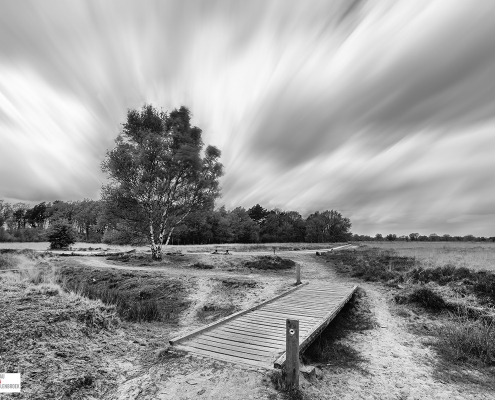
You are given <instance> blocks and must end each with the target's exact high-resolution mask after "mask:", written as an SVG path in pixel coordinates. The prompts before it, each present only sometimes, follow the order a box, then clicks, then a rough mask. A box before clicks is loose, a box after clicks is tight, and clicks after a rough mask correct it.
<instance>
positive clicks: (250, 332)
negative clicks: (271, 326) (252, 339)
mask: <svg viewBox="0 0 495 400" xmlns="http://www.w3.org/2000/svg"><path fill="white" fill-rule="evenodd" d="M222 329H225V330H228V331H229V332H236V333H239V334H243V335H248V336H256V337H260V338H271V337H273V338H281V337H280V332H281V331H280V330H278V331H277V330H272V331H261V330H255V329H251V328H249V327H245V326H244V327H243V326H227V325H225V327H222ZM282 335H283V331H282Z"/></svg>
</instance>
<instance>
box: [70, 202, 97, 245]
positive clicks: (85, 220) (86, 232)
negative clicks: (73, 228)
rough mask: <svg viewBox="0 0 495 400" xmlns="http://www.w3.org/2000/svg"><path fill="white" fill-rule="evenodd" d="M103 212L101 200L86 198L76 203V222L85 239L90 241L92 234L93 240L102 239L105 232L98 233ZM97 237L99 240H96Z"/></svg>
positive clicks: (74, 217)
mask: <svg viewBox="0 0 495 400" xmlns="http://www.w3.org/2000/svg"><path fill="white" fill-rule="evenodd" d="M100 213H101V202H100V201H96V200H90V199H84V200H82V201H77V202H75V203H74V215H73V217H72V218H73V219H74V223H75V224H76V225H77V227H78V228H79V232H80V234H82V235H83V236H84V240H85V241H86V242H89V241H90V239H91V237H92V236H95V237H93V238H92V240H93V241H98V240H99V239H101V235H102V233H103V232H100V233H99V234H98V235H97V233H98V218H99V216H100ZM95 239H97V240H95Z"/></svg>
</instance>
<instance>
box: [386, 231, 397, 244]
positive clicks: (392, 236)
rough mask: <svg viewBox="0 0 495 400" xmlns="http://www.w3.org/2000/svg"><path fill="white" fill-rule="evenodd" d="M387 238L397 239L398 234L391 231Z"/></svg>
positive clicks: (389, 239) (391, 240) (390, 239)
mask: <svg viewBox="0 0 495 400" xmlns="http://www.w3.org/2000/svg"><path fill="white" fill-rule="evenodd" d="M385 239H387V240H388V241H390V242H393V241H394V240H397V235H396V234H395V233H389V234H388V235H387V236H385Z"/></svg>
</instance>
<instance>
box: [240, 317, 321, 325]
mask: <svg viewBox="0 0 495 400" xmlns="http://www.w3.org/2000/svg"><path fill="white" fill-rule="evenodd" d="M285 319H286V318H283V317H280V318H279V317H276V316H273V317H268V316H266V315H261V314H256V315H253V316H250V317H242V318H239V321H245V322H256V323H258V322H259V323H260V324H261V323H262V324H269V325H277V326H278V325H282V326H285V322H284V320H285ZM300 324H302V325H312V322H311V321H304V322H301V321H300Z"/></svg>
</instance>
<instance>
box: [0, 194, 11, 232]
mask: <svg viewBox="0 0 495 400" xmlns="http://www.w3.org/2000/svg"><path fill="white" fill-rule="evenodd" d="M10 214H11V206H10V204H9V203H7V202H5V201H4V200H0V228H2V227H3V225H4V224H5V223H6V222H7V220H8V219H9V217H10Z"/></svg>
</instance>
